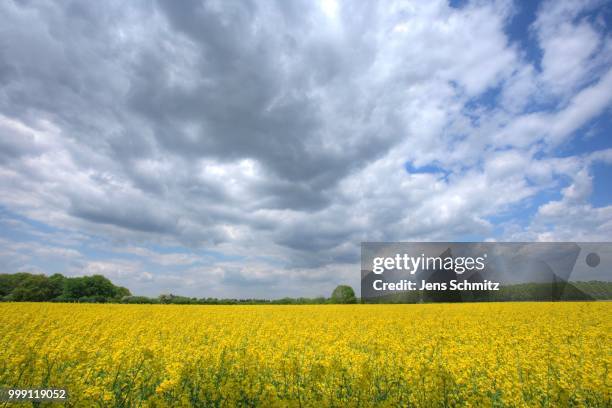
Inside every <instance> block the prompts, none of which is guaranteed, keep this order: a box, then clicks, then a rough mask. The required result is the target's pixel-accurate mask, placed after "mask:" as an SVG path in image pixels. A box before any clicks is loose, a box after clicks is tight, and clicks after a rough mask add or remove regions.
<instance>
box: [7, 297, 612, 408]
mask: <svg viewBox="0 0 612 408" xmlns="http://www.w3.org/2000/svg"><path fill="white" fill-rule="evenodd" d="M0 327H1V328H2V330H1V332H0V387H5V388H15V387H17V388H45V387H46V388H50V387H58V388H66V389H67V390H68V393H69V400H68V403H67V404H66V405H68V406H79V407H80V406H86V407H89V406H117V407H119V406H120V407H128V406H130V407H131V406H155V407H163V406H172V407H176V406H228V407H232V406H237V405H238V406H245V405H248V406H266V407H267V406H418V407H437V406H440V407H442V406H512V407H516V406H544V407H547V406H561V407H566V406H589V407H609V406H611V400H610V398H611V397H610V389H611V388H612V387H611V385H612V373H611V371H612V338H611V337H612V335H611V332H612V303H610V302H591V303H481V304H430V305H337V306H332V305H312V306H174V305H103V304H88V305H85V304H51V303H46V304H45V303H37V304H35V303H29V304H27V303H20V304H17V303H3V304H0ZM0 406H2V403H0ZM22 406H25V405H22ZM43 406H44V404H43Z"/></svg>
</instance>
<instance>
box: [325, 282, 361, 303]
mask: <svg viewBox="0 0 612 408" xmlns="http://www.w3.org/2000/svg"><path fill="white" fill-rule="evenodd" d="M331 302H332V303H357V298H356V297H355V291H354V290H353V288H351V287H350V286H348V285H338V286H336V289H334V291H333V292H332V295H331Z"/></svg>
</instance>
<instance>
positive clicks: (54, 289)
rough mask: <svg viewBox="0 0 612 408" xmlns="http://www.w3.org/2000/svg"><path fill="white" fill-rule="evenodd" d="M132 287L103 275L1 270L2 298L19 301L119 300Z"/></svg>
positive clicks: (92, 301)
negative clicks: (8, 271)
mask: <svg viewBox="0 0 612 408" xmlns="http://www.w3.org/2000/svg"><path fill="white" fill-rule="evenodd" d="M129 295H130V291H129V290H128V289H126V288H123V287H118V286H115V285H113V283H112V282H111V281H110V280H108V279H107V278H105V277H104V276H102V275H93V276H83V277H78V278H68V277H65V276H63V275H61V274H59V273H56V274H54V275H51V276H46V275H34V274H31V273H26V272H19V273H15V274H0V299H2V300H8V301H15V302H44V301H56V302H57V301H59V302H90V303H104V302H110V301H117V300H119V299H121V298H122V297H124V296H129Z"/></svg>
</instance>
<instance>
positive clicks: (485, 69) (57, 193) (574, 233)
mask: <svg viewBox="0 0 612 408" xmlns="http://www.w3.org/2000/svg"><path fill="white" fill-rule="evenodd" d="M530 7H532V4H531V2H527V3H526V4H524V5H522V4H515V3H512V2H510V1H496V2H493V3H485V2H467V3H466V2H461V4H459V5H458V6H456V5H453V6H451V5H450V4H449V3H447V2H446V1H425V2H423V1H415V2H379V3H372V2H362V1H354V2H352V3H349V2H341V1H334V0H325V1H321V2H320V3H318V2H316V1H303V2H300V1H291V2H289V1H284V0H279V1H243V2H234V1H226V0H222V1H208V2H200V1H131V2H127V3H126V2H118V1H100V2H76V1H75V2H70V1H60V2H50V1H11V0H9V1H4V2H1V3H0V16H1V19H2V23H1V24H0V231H1V234H0V270H1V271H3V272H15V271H18V270H28V271H40V272H44V273H53V272H62V273H65V274H67V275H83V274H92V273H101V274H104V275H106V276H107V277H109V278H110V279H112V280H113V281H115V282H117V283H119V284H122V285H125V286H127V287H129V288H130V289H131V290H132V292H135V293H138V294H148V295H157V294H159V293H162V292H166V293H167V292H172V293H179V294H184V295H190V296H198V297H207V296H228V297H280V296H285V295H289V296H299V295H305V296H310V295H327V294H329V292H330V291H331V289H333V287H334V285H335V284H338V283H349V284H352V285H353V286H354V287H357V286H358V282H359V276H360V272H359V244H360V242H362V241H402V240H406V241H407V240H442V241H446V240H485V239H488V240H514V241H516V240H582V241H584V240H600V241H610V240H611V239H612V205H611V204H612V195H611V194H610V193H609V191H610V190H612V188H610V184H609V183H610V182H609V180H610V176H611V175H612V171H611V170H610V169H611V166H612V141H611V136H612V135H611V131H612V119H611V115H610V114H611V106H612V34H611V32H610V22H611V15H612V11H611V10H610V6H609V5H606V4H605V2H603V1H600V2H597V1H552V2H544V3H542V4H539V5H538V6H537V7H536V8H535V9H534V10H527V8H530Z"/></svg>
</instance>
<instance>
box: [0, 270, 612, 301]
mask: <svg viewBox="0 0 612 408" xmlns="http://www.w3.org/2000/svg"><path fill="white" fill-rule="evenodd" d="M437 295H439V294H437V293H434V292H427V291H411V292H403V293H400V294H397V295H390V296H385V297H381V298H379V299H378V302H380V303H429V302H437V301H449V300H448V299H450V298H446V297H442V298H437V297H436V296H437ZM551 300H553V301H554V300H612V282H603V281H588V282H554V283H520V284H514V285H505V286H502V287H501V288H500V290H499V291H488V292H486V291H478V292H476V291H475V292H469V291H465V292H461V298H460V299H459V300H458V301H463V302H466V301H467V302H470V301H471V302H479V301H489V302H490V301H493V302H505V301H551ZM0 301H6V302H83V303H137V304H138V303H141V304H197V305H235V304H241V305H245V304H246V305H249V304H281V305H291V304H329V303H332V304H342V303H358V299H357V298H356V296H355V292H354V291H353V289H352V288H351V287H350V286H347V285H339V286H337V287H336V289H334V291H333V292H332V294H331V296H330V297H324V296H320V297H315V298H308V297H299V298H291V297H285V298H281V299H274V300H270V299H229V298H224V299H218V298H213V297H207V298H195V297H187V296H178V295H173V294H162V295H159V296H158V297H146V296H133V295H132V294H131V293H130V291H129V290H128V289H127V288H124V287H121V286H116V285H114V284H113V283H112V282H111V281H110V280H109V279H107V278H106V277H104V276H102V275H93V276H82V277H66V276H63V275H62V274H59V273H57V274H54V275H51V276H47V275H42V274H39V275H37V274H31V273H27V272H19V273H14V274H0ZM451 301H457V300H451Z"/></svg>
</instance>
